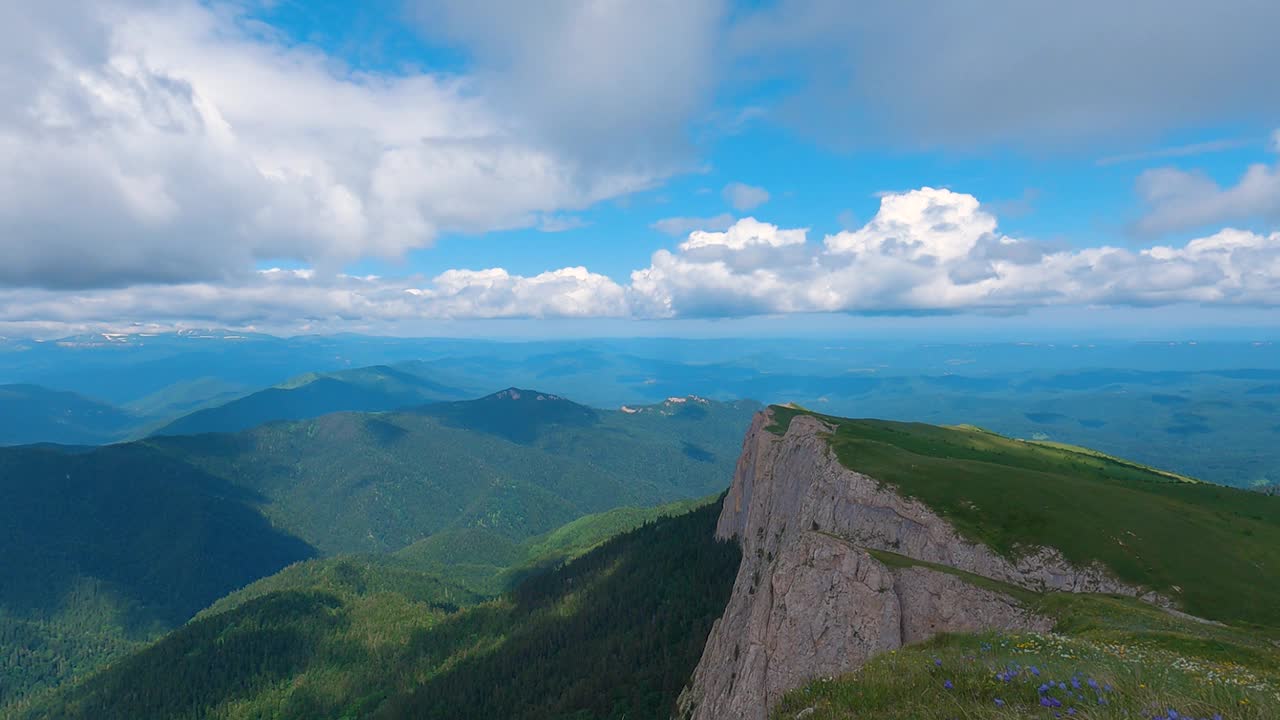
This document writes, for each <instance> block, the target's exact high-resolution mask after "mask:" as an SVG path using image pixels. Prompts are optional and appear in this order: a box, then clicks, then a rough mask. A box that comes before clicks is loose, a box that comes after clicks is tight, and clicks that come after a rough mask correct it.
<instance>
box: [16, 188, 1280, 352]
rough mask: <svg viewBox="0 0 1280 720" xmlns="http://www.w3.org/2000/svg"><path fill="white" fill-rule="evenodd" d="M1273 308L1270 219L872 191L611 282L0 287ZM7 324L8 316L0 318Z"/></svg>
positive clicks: (58, 300) (311, 321) (697, 241)
mask: <svg viewBox="0 0 1280 720" xmlns="http://www.w3.org/2000/svg"><path fill="white" fill-rule="evenodd" d="M1186 303H1192V304H1203V305H1206V306H1218V307H1242V306H1252V307H1277V306H1280V232H1273V233H1271V234H1259V233H1254V232H1248V231H1245V230H1232V229H1228V230H1222V231H1219V232H1217V233H1215V234H1213V235H1209V236H1206V237H1202V238H1198V239H1196V240H1192V241H1190V242H1188V243H1186V244H1183V245H1157V246H1154V247H1150V248H1146V249H1141V250H1137V249H1131V248H1123V247H1108V246H1102V247H1089V248H1074V249H1065V248H1061V247H1050V246H1046V245H1043V244H1040V243H1037V242H1034V241H1031V240H1026V239H1022V238H1016V237H1010V236H1008V235H1005V234H1003V233H1001V232H1000V231H999V228H998V224H997V220H996V218H995V217H994V215H993V214H992V213H990V212H989V211H988V210H987V209H985V208H984V207H983V206H982V205H981V204H980V203H979V202H978V201H977V199H976V198H974V197H973V196H970V195H966V194H963V193H958V192H954V191H950V190H941V189H934V188H921V189H918V190H911V191H907V192H902V193H890V194H885V195H884V196H883V197H882V198H881V205H880V210H879V211H878V212H877V213H876V215H875V216H874V217H873V218H872V219H871V220H870V221H869V222H867V223H866V224H865V225H863V226H862V227H859V228H857V229H853V230H846V231H842V232H838V233H835V234H831V235H827V236H825V237H823V238H822V239H821V241H818V240H817V239H811V238H809V232H808V230H806V229H805V228H780V227H778V226H776V225H773V224H770V223H766V222H761V221H759V220H756V219H754V218H743V219H741V220H739V221H737V222H735V223H733V224H732V226H730V227H729V228H727V229H725V230H722V231H713V230H697V231H693V232H690V233H689V235H688V236H687V238H686V239H685V240H684V241H683V242H681V243H680V244H679V245H677V246H676V248H675V249H673V250H665V249H664V250H658V251H657V252H655V253H654V254H653V256H652V259H651V261H650V263H649V265H648V267H645V268H643V269H639V270H636V271H635V272H633V273H632V274H631V277H630V283H629V284H627V285H624V284H621V283H619V282H616V281H615V280H613V279H611V278H609V277H607V276H604V275H601V274H597V273H592V272H590V271H589V270H587V269H586V268H582V267H568V268H561V269H558V270H551V271H548V272H543V273H539V274H534V275H520V274H514V273H511V272H509V271H508V270H505V269H502V268H488V269H478V270H470V269H456V270H449V271H446V272H443V273H441V274H439V275H437V276H436V277H434V278H423V277H407V278H381V277H350V276H347V275H341V274H339V275H335V274H333V273H326V272H323V271H320V270H318V269H311V268H308V269H290V270H281V269H272V270H265V271H260V272H253V273H248V274H246V275H240V276H234V277H229V278H223V279H217V280H209V281H186V282H175V283H169V284H158V285H156V284H152V285H130V286H125V287H117V288H98V289H75V290H65V289H64V290H57V289H47V288H8V289H3V288H0V328H5V331H6V333H7V334H12V333H14V332H16V331H21V329H22V328H38V329H39V331H40V332H41V334H50V333H53V334H57V329H63V330H66V331H68V332H77V331H81V330H83V329H85V328H88V327H115V328H118V327H121V326H124V325H128V324H130V323H135V322H139V323H146V324H151V325H162V326H163V325H170V326H175V325H176V326H183V325H186V326H204V327H208V326H219V327H234V328H244V327H248V328H264V329H272V330H275V331H285V332H288V331H299V330H304V329H305V330H307V331H311V332H322V331H335V330H355V331H361V330H363V331H369V332H392V333H394V332H405V331H410V332H411V331H412V329H413V328H420V327H423V323H424V322H431V321H445V320H467V319H483V318H592V317H608V318H673V317H686V318H688V317H694V318H696V317H743V316H751V315H770V314H786V313H853V314H892V313H909V314H910V313H951V312H978V313H983V312H997V313H1011V312H1019V311H1023V310H1027V309H1030V308H1037V307H1051V306H1113V307H1114V306H1126V307H1151V306H1165V305H1182V304H1186ZM15 329H16V330H15Z"/></svg>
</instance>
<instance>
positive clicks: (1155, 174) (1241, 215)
mask: <svg viewBox="0 0 1280 720" xmlns="http://www.w3.org/2000/svg"><path fill="white" fill-rule="evenodd" d="M1276 152H1277V153H1280V147H1277V148H1276ZM1137 190H1138V196H1139V197H1140V198H1141V199H1142V201H1143V203H1144V204H1145V206H1146V208H1145V212H1144V213H1143V216H1142V218H1141V219H1140V220H1139V221H1138V223H1137V230H1138V231H1139V232H1141V233H1145V234H1151V235H1158V234H1162V233H1168V232H1177V231H1180V230H1188V229H1194V228H1200V227H1205V226H1208V225H1220V224H1222V223H1242V222H1250V221H1254V220H1276V219H1280V161H1277V163H1276V164H1274V165H1265V164H1263V163H1257V164H1254V165H1251V166H1249V168H1248V169H1247V170H1245V173H1244V175H1243V176H1241V178H1240V180H1239V181H1237V182H1236V184H1235V185H1229V186H1227V187H1223V186H1221V185H1219V184H1218V183H1217V182H1216V181H1214V180H1213V179H1212V178H1210V177H1209V176H1208V175H1205V174H1204V173H1200V172H1188V171H1185V170H1179V169H1177V168H1157V169H1154V170H1148V171H1146V172H1144V173H1142V175H1140V176H1139V177H1138V184H1137Z"/></svg>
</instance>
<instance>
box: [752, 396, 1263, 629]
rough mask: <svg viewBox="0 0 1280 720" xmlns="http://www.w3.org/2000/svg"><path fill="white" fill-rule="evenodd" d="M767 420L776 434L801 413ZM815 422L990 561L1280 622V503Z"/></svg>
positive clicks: (856, 460)
mask: <svg viewBox="0 0 1280 720" xmlns="http://www.w3.org/2000/svg"><path fill="white" fill-rule="evenodd" d="M773 411H774V413H775V418H776V424H775V425H774V426H773V427H772V428H771V429H773V430H774V431H776V432H783V431H784V430H785V428H786V427H787V426H788V425H789V423H790V422H791V419H792V418H794V417H795V416H796V415H797V414H800V413H802V412H806V411H803V410H799V409H797V408H789V407H775V408H774V409H773ZM821 417H822V419H823V420H825V421H827V422H830V423H832V424H833V425H835V426H836V430H835V432H834V433H833V434H832V435H831V445H832V448H833V449H834V450H835V452H836V455H837V456H838V457H839V458H840V461H841V463H842V464H844V465H845V466H846V467H848V468H850V469H852V470H857V471H859V472H863V473H866V474H867V475H870V476H871V477H874V478H876V479H878V480H881V481H883V482H886V483H889V484H891V485H893V486H895V487H897V488H898V489H899V490H900V491H901V492H903V493H905V494H907V495H909V496H912V497H915V498H918V499H920V500H921V501H923V502H925V503H926V504H927V505H929V506H930V507H931V508H933V509H934V510H935V511H937V512H938V513H940V514H941V515H943V516H944V517H946V518H947V519H948V520H949V521H951V522H952V523H953V524H954V525H955V526H956V527H957V528H958V529H959V530H960V531H961V532H962V533H964V534H965V535H967V536H968V537H969V538H971V539H973V540H976V541H979V542H982V543H985V544H987V545H989V546H990V547H992V548H993V549H995V550H997V551H998V552H1001V553H1004V554H1006V555H1010V556H1016V555H1017V554H1018V553H1019V552H1020V551H1021V549H1022V548H1025V547H1028V546H1039V545H1047V546H1051V547H1056V548H1058V549H1059V550H1061V551H1062V553H1063V555H1065V556H1066V557H1067V558H1068V559H1069V560H1071V561H1072V562H1073V563H1076V564H1080V565H1085V564H1088V563H1091V562H1095V561H1096V562H1100V563H1102V564H1103V565H1105V566H1106V567H1107V568H1109V569H1110V570H1111V571H1112V572H1114V573H1115V574H1116V575H1117V576H1118V577H1120V578H1121V579H1123V580H1125V581H1127V582H1130V583H1133V584H1137V585H1141V586H1143V587H1147V588H1151V589H1154V590H1157V591H1159V592H1161V593H1163V594H1164V595H1166V596H1168V597H1170V598H1172V599H1174V600H1175V601H1177V602H1179V603H1180V604H1181V605H1182V607H1183V608H1184V609H1185V610H1187V611H1188V612H1191V613H1193V614H1196V615H1200V616H1202V617H1206V618H1212V619H1216V620H1223V621H1231V622H1246V623H1257V624H1263V625H1270V626H1280V600H1278V599H1280V498H1276V497H1271V496H1266V495H1262V494H1260V493H1254V492H1248V491H1244V490H1235V489H1232V488H1226V487H1221V486H1217V485H1210V484H1207V483H1198V482H1186V481H1185V480H1184V479H1182V478H1180V477H1179V476H1174V475H1170V474H1168V473H1163V472H1160V471H1155V470H1151V469H1148V468H1145V467H1143V466H1141V465H1137V464H1133V463H1129V462H1127V461H1122V460H1117V459H1115V458H1111V457H1108V456H1106V455H1101V454H1097V453H1092V452H1082V451H1079V450H1077V449H1073V448H1070V447H1063V446H1053V445H1044V444H1038V443H1030V442H1023V441H1019V440H1011V439H1009V438H1004V437H1001V436H999V435H995V434H993V433H989V432H984V431H982V430H979V429H976V428H967V427H955V428H943V427H936V426H932V425H921V424H915V423H897V422H886V421H879V420H849V419H843V418H833V417H829V416H821Z"/></svg>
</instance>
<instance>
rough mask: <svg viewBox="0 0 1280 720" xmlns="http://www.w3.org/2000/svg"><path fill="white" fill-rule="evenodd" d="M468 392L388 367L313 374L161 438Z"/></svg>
mask: <svg viewBox="0 0 1280 720" xmlns="http://www.w3.org/2000/svg"><path fill="white" fill-rule="evenodd" d="M464 395H465V393H463V391H461V390H458V389H456V388H451V387H448V386H446V385H442V384H440V383H437V382H434V381H432V380H430V379H428V378H426V377H422V376H419V375H414V374H412V373H409V372H405V371H403V370H399V369H396V368H392V367H387V366H373V367H365V368H356V369H352V370H341V371H337V372H332V373H323V374H321V373H308V374H307V375H303V376H300V377H297V378H294V379H292V380H290V381H288V382H285V383H282V384H280V385H277V386H275V387H271V388H267V389H265V390H260V391H258V392H254V393H250V394H248V395H245V396H243V397H239V398H236V399H234V400H231V401H230V402H227V403H225V404H222V405H217V406H214V407H208V408H203V409H200V410H197V411H195V412H193V413H191V414H189V415H184V416H183V417H180V418H178V419H177V420H174V421H173V422H170V423H168V424H167V425H165V426H163V427H162V428H160V429H159V430H157V431H156V432H155V433H154V434H156V435H197V434H200V433H211V432H220V433H225V432H237V431H240V430H247V429H249V428H253V427H257V426H258V425H262V424H265V423H268V422H276V421H281V420H302V419H305V418H313V417H319V416H321V415H328V414H329V413H335V412H378V411H384V410H397V409H400V408H407V407H412V406H415V405H425V404H427V403H431V402H436V401H440V400H455V399H459V398H461V397H463V396H464Z"/></svg>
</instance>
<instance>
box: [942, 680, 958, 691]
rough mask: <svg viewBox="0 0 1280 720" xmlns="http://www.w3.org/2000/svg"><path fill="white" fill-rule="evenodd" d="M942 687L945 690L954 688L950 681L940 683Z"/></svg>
mask: <svg viewBox="0 0 1280 720" xmlns="http://www.w3.org/2000/svg"><path fill="white" fill-rule="evenodd" d="M942 687H944V688H946V689H948V690H950V689H951V688H953V687H955V685H952V684H951V681H950V680H948V681H946V682H944V683H942Z"/></svg>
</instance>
